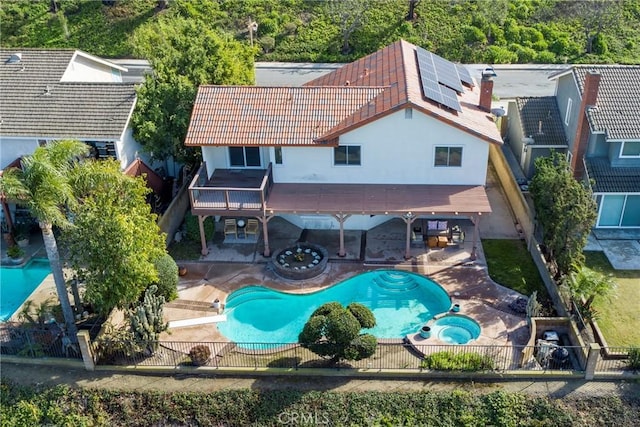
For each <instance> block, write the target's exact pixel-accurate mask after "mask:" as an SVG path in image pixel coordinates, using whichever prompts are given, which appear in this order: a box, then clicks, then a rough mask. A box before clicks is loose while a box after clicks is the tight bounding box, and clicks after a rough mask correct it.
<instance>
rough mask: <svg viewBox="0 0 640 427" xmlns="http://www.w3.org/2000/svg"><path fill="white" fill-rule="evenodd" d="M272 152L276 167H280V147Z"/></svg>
mask: <svg viewBox="0 0 640 427" xmlns="http://www.w3.org/2000/svg"><path fill="white" fill-rule="evenodd" d="M273 151H274V152H275V161H276V165H281V164H282V147H275V148H274V149H273Z"/></svg>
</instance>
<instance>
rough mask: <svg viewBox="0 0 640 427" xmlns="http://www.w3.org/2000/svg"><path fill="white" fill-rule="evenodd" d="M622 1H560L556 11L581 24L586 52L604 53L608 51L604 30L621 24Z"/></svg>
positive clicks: (556, 4)
mask: <svg viewBox="0 0 640 427" xmlns="http://www.w3.org/2000/svg"><path fill="white" fill-rule="evenodd" d="M622 3H623V2H622V1H621V0H589V1H558V2H556V3H555V9H554V11H555V12H556V13H558V14H560V15H561V16H567V17H569V19H574V20H575V21H576V22H577V23H578V24H579V27H580V28H581V29H582V33H583V40H584V43H585V49H584V51H585V53H588V54H590V53H596V54H604V53H606V51H607V48H606V42H605V40H604V30H605V29H607V28H611V27H612V26H616V25H620V20H621V18H622V17H623V13H622V12H623V9H622Z"/></svg>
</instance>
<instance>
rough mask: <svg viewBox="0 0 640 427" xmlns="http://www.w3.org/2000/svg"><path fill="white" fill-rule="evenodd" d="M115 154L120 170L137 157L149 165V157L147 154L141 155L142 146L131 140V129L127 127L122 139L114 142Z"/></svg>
mask: <svg viewBox="0 0 640 427" xmlns="http://www.w3.org/2000/svg"><path fill="white" fill-rule="evenodd" d="M115 147H116V153H117V156H118V161H119V162H120V167H121V168H122V169H124V168H126V167H127V166H129V164H131V162H133V161H134V160H135V159H136V158H137V157H140V159H141V160H142V161H143V162H145V163H147V164H148V165H151V164H150V163H149V155H148V154H147V153H143V151H142V145H140V143H139V142H138V141H136V140H135V139H134V138H133V130H132V129H131V127H127V129H126V130H125V131H124V133H123V134H122V139H121V140H120V141H115Z"/></svg>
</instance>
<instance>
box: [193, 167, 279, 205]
mask: <svg viewBox="0 0 640 427" xmlns="http://www.w3.org/2000/svg"><path fill="white" fill-rule="evenodd" d="M272 186H273V175H272V172H271V164H269V166H268V167H267V169H219V168H216V169H214V170H213V171H209V170H208V169H207V164H206V162H204V163H202V165H201V166H200V169H199V170H198V173H196V176H195V177H194V178H193V180H192V181H191V185H190V186H189V196H190V199H191V212H192V213H193V214H194V215H227V216H229V215H233V216H236V215H237V216H242V215H253V216H255V215H260V214H261V213H262V212H263V211H264V208H265V201H266V200H267V197H268V196H269V192H270V191H271V187H272Z"/></svg>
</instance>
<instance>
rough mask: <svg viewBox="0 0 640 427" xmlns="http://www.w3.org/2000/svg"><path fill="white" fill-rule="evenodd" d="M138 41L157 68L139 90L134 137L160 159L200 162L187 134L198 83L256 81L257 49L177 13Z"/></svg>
mask: <svg viewBox="0 0 640 427" xmlns="http://www.w3.org/2000/svg"><path fill="white" fill-rule="evenodd" d="M176 10H177V9H176ZM180 11H181V12H183V9H180ZM132 41H133V45H134V53H135V54H136V55H138V56H141V57H143V58H147V59H148V60H149V62H150V63H151V65H152V67H153V74H151V75H147V76H145V81H144V84H143V85H142V86H141V87H140V89H139V90H138V101H137V103H136V108H135V111H134V114H133V117H132V123H133V130H134V137H135V138H136V140H138V141H139V142H140V143H141V144H142V145H143V147H144V149H145V150H146V151H148V152H149V153H151V154H152V157H153V158H155V159H158V160H166V159H168V158H170V157H174V158H175V159H176V160H178V161H179V162H182V163H188V164H194V163H196V162H197V159H198V156H199V153H200V152H199V150H195V149H193V148H191V147H185V146H184V138H185V136H186V134H187V128H188V126H189V120H190V118H191V110H192V108H193V103H194V101H195V96H196V92H197V90H198V86H200V85H206V84H218V85H243V84H244V85H248V84H252V83H253V81H254V78H253V56H254V53H255V49H252V48H249V47H248V46H245V45H242V44H241V43H239V42H237V41H235V40H234V39H232V38H231V37H229V36H227V35H225V34H222V33H220V32H218V31H216V30H214V29H213V28H212V27H211V23H209V22H206V21H203V20H201V19H190V18H185V17H182V16H177V14H169V15H167V16H163V17H160V18H159V19H158V20H157V21H156V22H151V23H149V24H147V25H144V26H143V27H141V28H139V29H138V30H137V31H136V33H135V34H134V36H133V39H132Z"/></svg>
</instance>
